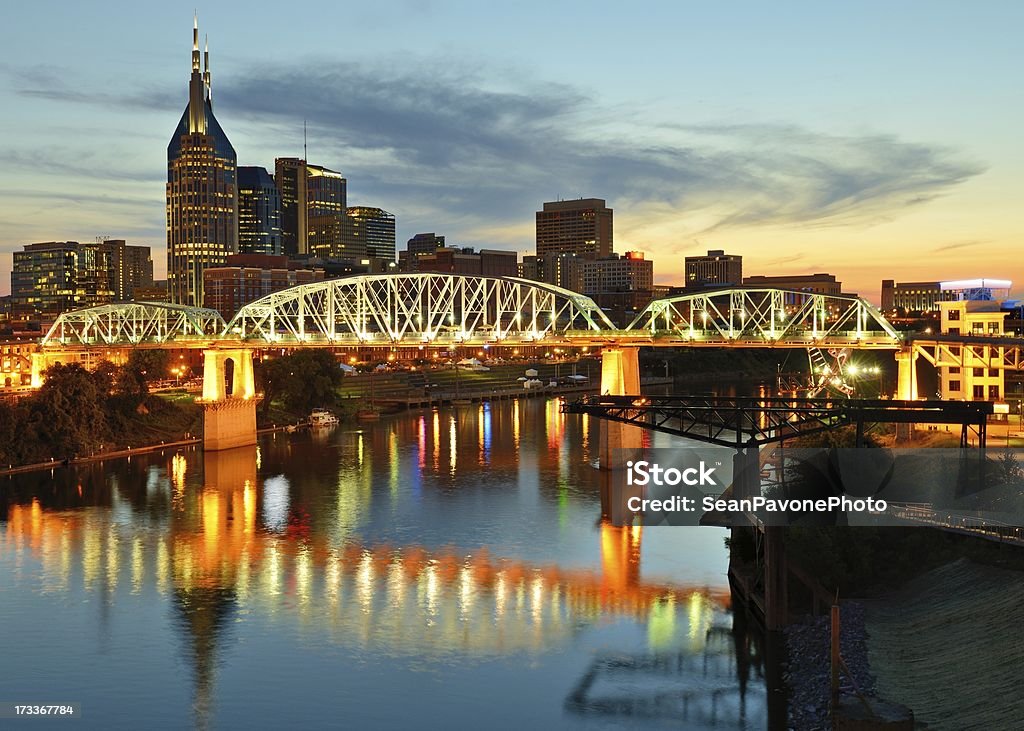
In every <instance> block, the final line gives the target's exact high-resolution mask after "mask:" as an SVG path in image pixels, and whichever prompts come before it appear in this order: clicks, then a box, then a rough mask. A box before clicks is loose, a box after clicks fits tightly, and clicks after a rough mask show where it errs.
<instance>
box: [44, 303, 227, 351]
mask: <svg viewBox="0 0 1024 731" xmlns="http://www.w3.org/2000/svg"><path fill="white" fill-rule="evenodd" d="M224 327H225V324H224V318H223V317H221V316H220V313H219V312H217V311H216V310H210V309H206V308H203V307H189V306H186V305H174V304H169V303H167V302H118V303H112V304H108V305H99V306H96V307H86V308H84V309H80V310H72V311H71V312H65V313H63V314H62V315H60V317H58V318H57V320H56V322H54V323H53V326H52V327H51V328H50V329H49V331H47V333H46V335H45V336H44V337H43V339H42V341H41V345H43V346H44V347H45V346H47V345H51V346H56V345H65V346H66V345H70V346H83V345H84V346H90V345H119V344H131V345H139V344H142V343H167V342H170V341H175V340H189V339H202V338H216V337H219V336H220V334H221V333H222V332H223V330H224Z"/></svg>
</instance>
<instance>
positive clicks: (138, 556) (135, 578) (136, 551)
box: [132, 536, 145, 594]
mask: <svg viewBox="0 0 1024 731" xmlns="http://www.w3.org/2000/svg"><path fill="white" fill-rule="evenodd" d="M144 571H145V566H144V565H143V557H142V539H141V538H140V537H139V536H135V538H134V539H132V594H138V593H139V592H141V591H142V574H143V572H144Z"/></svg>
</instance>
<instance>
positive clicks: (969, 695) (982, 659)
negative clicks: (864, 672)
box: [865, 559, 1024, 729]
mask: <svg viewBox="0 0 1024 731" xmlns="http://www.w3.org/2000/svg"><path fill="white" fill-rule="evenodd" d="M1021 596H1024V572H1021V571H1011V570H1008V569H1004V568H996V567H993V566H987V565H983V564H980V563H977V562H974V561H971V560H968V559H959V560H957V561H953V562H951V563H948V564H946V565H944V566H941V567H939V568H936V569H933V570H932V571H929V572H927V573H925V574H922V575H921V576H919V577H917V578H916V579H914V580H912V581H910V582H909V583H907V584H906V585H905V586H903V587H902V588H900V589H899V590H897V591H894V592H891V593H889V594H887V595H885V596H883V597H879V598H878V599H876V600H872V601H869V602H866V603H865V607H866V628H867V630H868V641H867V647H868V655H869V659H870V662H871V667H872V669H873V671H874V673H875V675H876V676H877V689H878V691H879V693H880V694H882V695H884V696H886V697H891V698H895V699H898V700H899V701H900V702H902V703H906V704H907V705H908V706H910V707H911V708H913V709H914V714H915V716H916V717H917V718H918V719H919V720H921V721H924V722H925V723H927V724H928V727H929V728H935V729H945V728H948V729H961V728H986V729H996V728H1005V729H1009V728H1019V727H1020V701H1019V694H1020V693H1019V687H1020V677H1019V674H1020V667H1021V658H1022V657H1024V635H1022V634H1021V632H1020V627H1021V625H1022V624H1024V604H1022V603H1021V601H1020V598H1021Z"/></svg>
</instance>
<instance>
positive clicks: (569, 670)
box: [0, 399, 767, 729]
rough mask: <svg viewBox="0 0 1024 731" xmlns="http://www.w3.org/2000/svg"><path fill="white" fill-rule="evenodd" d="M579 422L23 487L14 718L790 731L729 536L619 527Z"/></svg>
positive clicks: (334, 437) (8, 681)
mask: <svg viewBox="0 0 1024 731" xmlns="http://www.w3.org/2000/svg"><path fill="white" fill-rule="evenodd" d="M559 407H560V402H559V401H558V399H550V400H546V401H545V400H543V399H528V400H522V401H502V402H497V403H493V404H474V405H473V406H463V407H456V408H442V409H437V410H434V411H423V412H409V413H406V414H401V415H398V416H392V417H385V418H383V419H382V420H381V421H380V422H378V423H374V424H372V425H366V426H355V425H347V424H342V425H340V426H338V427H335V428H333V429H331V430H318V431H315V432H307V433H298V434H292V435H288V434H284V433H277V434H268V435H263V436H262V437H261V438H260V441H259V444H258V446H257V447H254V448H243V449H239V450H232V451H230V452H221V453H210V454H205V455H204V454H203V453H202V451H199V450H196V449H181V450H175V451H170V450H169V451H167V452H165V453H162V454H161V453H153V454H147V455H139V456H137V457H134V458H131V459H126V460H120V461H107V462H103V463H93V464H90V465H85V466H81V467H77V468H58V469H56V470H54V471H52V472H49V471H47V472H37V473H30V474H22V475H17V476H13V477H7V478H0V626H2V627H3V631H4V641H3V651H2V653H0V700H5V701H17V702H22V701H28V702H46V703H68V702H74V703H80V704H81V717H82V720H84V721H86V722H87V723H86V727H102V728H108V729H118V728H124V729H129V728H139V727H145V728H153V729H178V728H185V727H196V728H206V727H209V728H226V727H234V726H243V725H244V726H246V727H254V728H274V727H296V728H322V727H352V728H395V729H405V728H413V727H420V728H441V727H443V728H446V729H462V728H466V729H469V728H474V729H475V728H480V727H482V726H483V727H488V728H522V727H533V728H622V727H627V728H662V727H670V728H687V729H690V728H735V729H743V728H749V729H762V728H765V727H766V725H767V720H766V718H767V700H766V699H767V693H766V690H765V681H764V671H763V667H762V662H761V660H760V659H759V658H761V657H762V656H763V652H762V650H761V640H760V637H759V635H757V634H751V635H748V634H747V633H746V630H745V627H744V625H745V622H743V621H742V620H741V619H737V620H736V621H735V622H734V618H733V615H732V613H731V611H730V606H729V589H728V582H727V579H726V571H727V565H728V555H727V551H726V549H725V546H724V544H723V538H724V537H725V535H726V534H725V531H723V530H721V529H716V528H694V527H691V528H669V527H665V528H646V529H642V528H638V527H633V528H628V527H627V528H616V527H612V526H611V525H610V524H608V523H607V522H605V521H603V520H602V513H601V501H600V484H601V479H602V477H601V474H602V473H600V471H598V470H597V469H596V468H595V466H594V464H595V463H596V459H597V457H596V447H597V442H598V429H599V424H598V423H597V422H596V421H595V420H592V419H588V418H587V417H581V416H575V415H565V414H562V413H561V411H560V408H559ZM651 438H653V439H654V444H653V446H659V447H660V446H670V445H672V444H673V443H674V440H673V439H672V438H670V437H667V436H665V435H653V436H652V437H651ZM37 725H43V726H45V721H43V722H42V723H41V724H37ZM54 725H55V726H61V724H60V722H56V721H55V722H54Z"/></svg>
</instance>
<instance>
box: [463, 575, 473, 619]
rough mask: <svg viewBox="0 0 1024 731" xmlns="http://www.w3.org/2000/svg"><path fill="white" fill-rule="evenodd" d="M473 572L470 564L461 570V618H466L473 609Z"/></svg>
mask: <svg viewBox="0 0 1024 731" xmlns="http://www.w3.org/2000/svg"><path fill="white" fill-rule="evenodd" d="M473 592H474V589H473V574H472V572H471V571H470V568H469V566H468V565H466V566H463V567H462V570H461V571H460V572H459V618H460V619H462V620H465V619H466V618H467V617H468V615H469V614H470V613H471V612H472V611H473Z"/></svg>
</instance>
